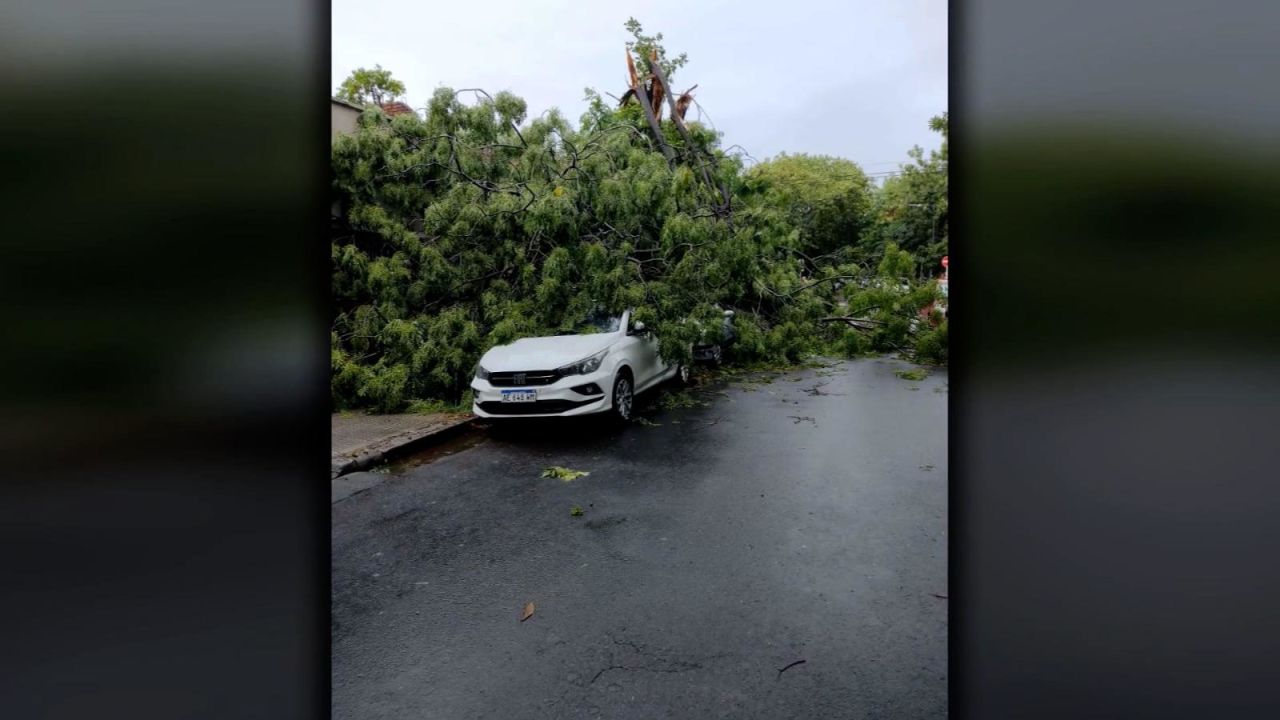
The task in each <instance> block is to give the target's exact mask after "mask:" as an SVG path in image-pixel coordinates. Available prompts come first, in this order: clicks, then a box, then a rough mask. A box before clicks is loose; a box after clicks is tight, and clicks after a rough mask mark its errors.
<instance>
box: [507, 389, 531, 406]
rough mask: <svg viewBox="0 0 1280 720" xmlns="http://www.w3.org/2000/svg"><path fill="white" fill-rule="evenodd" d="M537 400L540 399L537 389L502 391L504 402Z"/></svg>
mask: <svg viewBox="0 0 1280 720" xmlns="http://www.w3.org/2000/svg"><path fill="white" fill-rule="evenodd" d="M537 401H538V391H537V390H503V391H502V402H504V403H512V402H513V403H515V402H537Z"/></svg>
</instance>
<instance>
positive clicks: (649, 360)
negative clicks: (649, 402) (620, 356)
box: [624, 313, 662, 389]
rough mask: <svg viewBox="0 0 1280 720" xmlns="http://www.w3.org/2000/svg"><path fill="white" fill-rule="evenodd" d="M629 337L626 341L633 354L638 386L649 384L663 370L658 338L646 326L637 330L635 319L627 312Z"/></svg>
mask: <svg viewBox="0 0 1280 720" xmlns="http://www.w3.org/2000/svg"><path fill="white" fill-rule="evenodd" d="M625 319H626V323H627V325H626V328H627V339H626V340H625V341H624V342H625V343H626V345H627V348H628V355H630V356H631V361H632V370H633V371H634V372H635V375H636V388H637V389H638V388H641V387H644V386H646V385H648V384H649V382H650V381H652V380H653V378H654V377H655V376H657V375H658V373H660V372H662V366H661V362H662V361H661V359H660V358H659V357H658V340H657V338H655V337H654V335H653V333H652V332H651V331H650V330H649V329H648V328H645V329H644V330H640V331H637V330H636V329H635V321H634V320H632V319H631V314H630V313H627V317H626V318H625Z"/></svg>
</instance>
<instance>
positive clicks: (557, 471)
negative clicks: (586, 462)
mask: <svg viewBox="0 0 1280 720" xmlns="http://www.w3.org/2000/svg"><path fill="white" fill-rule="evenodd" d="M590 474H591V473H590V472H588V471H586V470H570V469H569V468H567V467H560V466H559V465H552V466H551V467H548V468H544V469H543V471H542V477H544V478H555V479H556V480H563V481H565V482H569V481H570V480H577V479H578V478H580V477H585V476H587V475H590Z"/></svg>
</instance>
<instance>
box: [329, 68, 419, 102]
mask: <svg viewBox="0 0 1280 720" xmlns="http://www.w3.org/2000/svg"><path fill="white" fill-rule="evenodd" d="M403 94H404V83H402V82H400V81H399V80H396V79H395V78H394V77H392V76H391V71H390V70H383V69H382V66H381V65H375V66H374V67H373V69H372V70H370V69H368V68H356V69H355V70H353V71H352V72H351V74H350V75H348V76H347V79H346V80H343V81H342V84H341V85H339V86H338V90H337V97H338V98H339V99H341V100H346V101H347V102H350V103H355V104H357V105H381V104H382V103H384V102H390V101H392V100H395V99H396V98H398V97H400V96H401V95H403Z"/></svg>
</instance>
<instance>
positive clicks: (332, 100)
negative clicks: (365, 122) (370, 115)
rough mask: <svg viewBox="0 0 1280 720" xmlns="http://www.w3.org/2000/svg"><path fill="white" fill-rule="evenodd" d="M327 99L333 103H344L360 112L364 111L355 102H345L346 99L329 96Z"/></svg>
mask: <svg viewBox="0 0 1280 720" xmlns="http://www.w3.org/2000/svg"><path fill="white" fill-rule="evenodd" d="M329 101H330V102H332V103H333V104H334V105H345V106H347V107H349V108H351V109H352V110H359V111H360V112H364V108H362V107H360V106H359V105H356V104H355V103H351V102H347V101H346V100H342V99H339V98H336V97H330V98H329Z"/></svg>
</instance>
